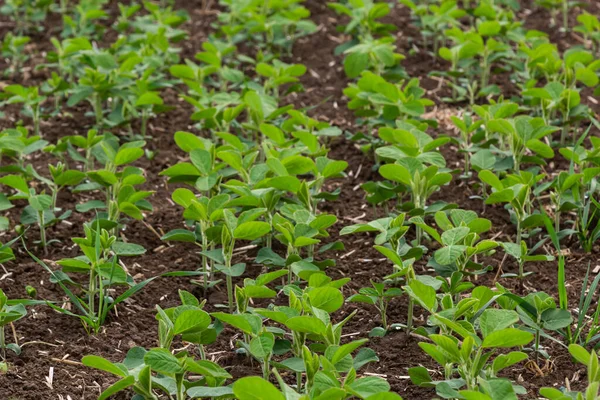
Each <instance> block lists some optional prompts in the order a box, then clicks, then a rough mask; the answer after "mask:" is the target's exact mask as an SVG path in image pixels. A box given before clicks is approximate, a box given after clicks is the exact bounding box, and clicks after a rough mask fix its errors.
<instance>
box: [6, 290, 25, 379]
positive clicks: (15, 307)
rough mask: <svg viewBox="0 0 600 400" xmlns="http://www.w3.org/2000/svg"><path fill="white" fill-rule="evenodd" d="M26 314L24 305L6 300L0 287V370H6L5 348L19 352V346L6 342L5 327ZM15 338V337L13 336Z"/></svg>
mask: <svg viewBox="0 0 600 400" xmlns="http://www.w3.org/2000/svg"><path fill="white" fill-rule="evenodd" d="M26 314H27V310H26V309H25V306H24V305H23V304H21V303H15V302H11V301H10V300H8V297H7V296H6V294H4V292H3V291H2V289H0V349H1V350H2V361H1V362H0V372H4V373H5V372H7V371H8V363H7V361H6V350H7V349H8V350H12V351H14V352H15V353H16V354H20V353H21V348H20V347H19V345H18V344H17V343H16V342H15V343H9V344H7V343H6V336H5V331H4V329H5V327H6V326H7V325H9V324H12V323H13V322H14V321H17V320H19V319H21V318H23V317H24V316H25V315H26ZM15 339H16V338H15Z"/></svg>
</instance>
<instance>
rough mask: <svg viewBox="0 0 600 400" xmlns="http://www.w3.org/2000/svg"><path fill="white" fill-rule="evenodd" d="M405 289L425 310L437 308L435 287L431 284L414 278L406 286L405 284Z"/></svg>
mask: <svg viewBox="0 0 600 400" xmlns="http://www.w3.org/2000/svg"><path fill="white" fill-rule="evenodd" d="M405 290H406V291H407V292H408V293H409V295H410V296H411V297H412V298H414V299H415V300H417V302H418V303H419V304H421V306H423V307H424V308H425V309H426V310H428V311H433V312H435V310H436V309H437V298H436V295H435V289H434V288H432V287H431V286H427V285H426V284H424V283H422V282H421V281H418V280H416V279H414V280H412V281H411V282H410V284H409V285H408V286H405Z"/></svg>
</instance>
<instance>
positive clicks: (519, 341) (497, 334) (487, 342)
mask: <svg viewBox="0 0 600 400" xmlns="http://www.w3.org/2000/svg"><path fill="white" fill-rule="evenodd" d="M532 340H533V334H531V333H529V332H525V331H522V330H520V329H517V328H507V329H502V330H497V331H494V332H492V333H490V334H489V335H488V336H487V337H486V338H485V339H484V340H483V343H482V344H481V347H482V348H484V349H489V348H510V347H516V346H525V345H526V344H528V343H529V342H531V341H532Z"/></svg>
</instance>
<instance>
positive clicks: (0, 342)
mask: <svg viewBox="0 0 600 400" xmlns="http://www.w3.org/2000/svg"><path fill="white" fill-rule="evenodd" d="M0 349H2V361H6V339H5V337H4V325H0Z"/></svg>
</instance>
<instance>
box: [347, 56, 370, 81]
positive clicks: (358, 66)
mask: <svg viewBox="0 0 600 400" xmlns="http://www.w3.org/2000/svg"><path fill="white" fill-rule="evenodd" d="M368 67H369V54H367V53H362V52H354V53H350V54H348V55H347V56H346V57H345V58H344V72H346V76H348V78H350V79H354V78H357V77H358V76H360V74H361V73H362V72H363V71H365V70H366V69H367V68H368Z"/></svg>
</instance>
